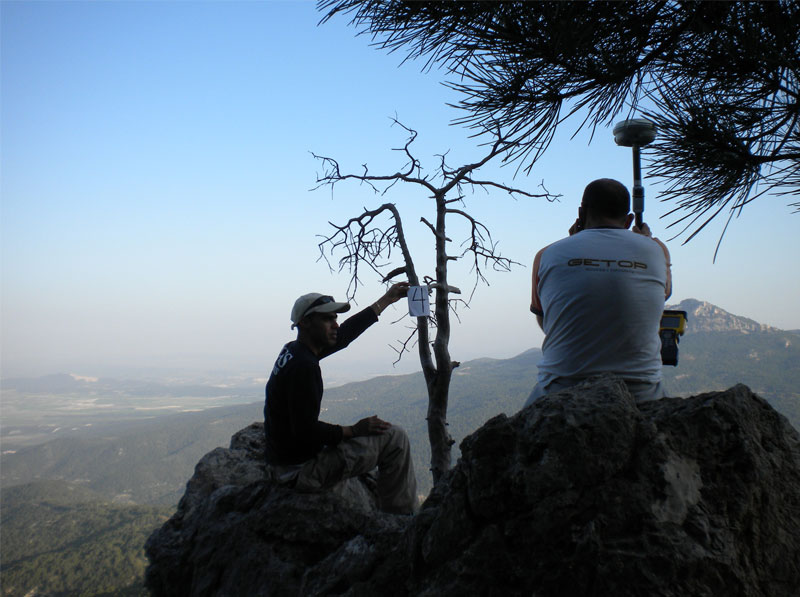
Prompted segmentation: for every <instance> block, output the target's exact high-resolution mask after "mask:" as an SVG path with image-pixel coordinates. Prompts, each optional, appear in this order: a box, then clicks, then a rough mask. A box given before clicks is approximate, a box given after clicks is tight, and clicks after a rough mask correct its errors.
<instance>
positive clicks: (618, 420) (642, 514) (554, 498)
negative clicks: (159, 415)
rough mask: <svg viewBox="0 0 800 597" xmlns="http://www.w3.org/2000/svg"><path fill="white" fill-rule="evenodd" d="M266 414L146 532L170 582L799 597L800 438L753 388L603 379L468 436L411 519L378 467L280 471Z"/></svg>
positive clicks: (283, 588) (211, 460) (172, 585)
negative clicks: (674, 388)
mask: <svg viewBox="0 0 800 597" xmlns="http://www.w3.org/2000/svg"><path fill="white" fill-rule="evenodd" d="M262 433H263V431H262V428H261V425H260V424H253V425H251V426H249V427H247V428H246V429H243V430H242V431H240V432H239V433H237V434H236V435H235V436H234V437H233V439H232V441H231V446H230V448H229V449H227V450H226V449H222V448H218V449H216V450H214V451H213V452H210V453H209V454H207V455H206V456H205V457H204V458H203V459H202V460H201V461H200V462H199V463H198V465H197V467H196V470H195V474H194V476H193V477H192V479H191V480H190V481H189V483H188V485H187V489H186V494H185V495H184V497H183V499H182V500H181V502H180V504H179V506H178V510H177V512H176V513H175V514H174V516H173V517H172V518H171V519H170V520H169V521H168V522H167V523H165V524H164V525H163V527H162V528H160V529H159V530H157V531H156V532H155V533H154V534H153V535H152V536H151V537H150V539H149V540H148V542H147V545H146V552H147V555H148V557H149V559H150V566H149V568H148V571H147V581H146V582H147V586H148V588H149V589H150V591H151V593H152V594H153V595H156V596H162V595H163V596H167V595H168V596H170V597H174V596H179V595H192V596H194V595H218V596H224V595H231V596H233V595H248V596H251V595H340V594H342V595H351V596H360V595H364V596H366V595H381V596H382V597H387V596H390V595H431V596H433V595H436V596H442V595H459V596H460V595H465V594H473V595H537V596H539V597H542V596H551V595H552V596H556V595H558V596H565V595H566V596H571V595H581V596H592V595H597V596H605V595H614V596H626V595H630V596H634V595H648V596H652V595H660V596H673V595H674V596H679V595H680V596H684V595H693V596H702V595H708V596H712V595H742V596H751V595H752V596H756V595H763V596H770V597H780V596H784V595H785V596H787V597H788V596H789V595H792V596H794V595H796V594H797V593H796V591H797V587H800V437H799V436H798V433H797V432H796V431H795V430H794V429H793V428H792V427H791V425H789V423H788V422H787V421H786V419H784V418H783V417H782V416H781V415H779V414H778V413H777V412H776V411H775V410H773V409H772V408H771V407H770V406H769V405H768V404H767V403H766V402H765V401H764V400H762V399H761V398H759V397H758V396H756V395H754V394H753V393H752V392H751V391H750V390H749V389H748V388H746V387H745V386H741V385H740V386H735V387H733V388H731V389H729V390H727V391H725V392H715V393H709V394H702V395H699V396H695V397H692V398H686V399H679V398H668V399H663V400H659V401H657V402H650V403H644V404H639V405H637V404H636V403H635V402H634V401H633V399H632V398H631V396H630V395H629V394H628V392H627V390H626V388H625V386H624V384H623V383H622V382H620V381H619V380H617V379H614V378H608V377H607V378H601V379H599V380H596V381H594V382H589V383H586V384H583V385H581V386H578V387H576V388H573V389H570V390H567V391H564V392H560V393H558V394H553V395H550V396H547V397H546V398H544V399H543V400H541V401H539V402H538V403H537V404H535V405H533V406H531V407H529V408H526V409H523V410H522V411H520V412H519V413H517V414H515V415H513V416H511V417H508V416H506V415H499V416H497V417H495V418H493V419H491V420H489V421H488V422H487V423H486V424H485V425H484V426H483V427H481V428H480V429H479V430H477V431H476V432H475V433H473V434H472V435H470V436H469V437H467V438H466V439H465V440H464V441H463V442H462V444H461V453H462V457H461V459H460V460H459V462H458V463H457V465H456V466H455V467H454V468H453V469H452V470H451V471H450V472H449V473H448V475H447V476H446V477H445V478H444V479H443V480H442V482H441V483H440V484H439V485H438V486H437V487H436V488H435V489H434V490H433V491H432V493H431V495H430V496H429V497H428V499H427V500H426V502H425V503H424V505H423V507H422V509H421V511H420V512H419V513H418V514H417V515H416V516H414V517H401V516H392V515H387V514H382V513H380V512H378V511H377V510H376V509H375V502H374V499H373V498H372V495H371V493H370V491H369V487H370V483H369V480H365V482H362V481H351V482H348V483H345V484H343V485H342V486H340V487H338V488H337V490H336V491H334V492H328V493H324V494H298V493H295V492H293V491H291V490H287V489H284V488H280V487H276V486H275V485H273V484H272V483H271V482H270V481H269V480H268V479H267V478H266V477H267V475H266V472H265V470H264V465H263V463H262V454H263V443H262Z"/></svg>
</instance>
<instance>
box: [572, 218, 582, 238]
mask: <svg viewBox="0 0 800 597" xmlns="http://www.w3.org/2000/svg"><path fill="white" fill-rule="evenodd" d="M581 230H583V224H581V221H580V219H576V220H575V223H574V224H573V225H572V226H570V227H569V235H570V236H572V235H573V234H575V233H577V232H580V231H581Z"/></svg>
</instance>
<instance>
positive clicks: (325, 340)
mask: <svg viewBox="0 0 800 597" xmlns="http://www.w3.org/2000/svg"><path fill="white" fill-rule="evenodd" d="M349 310H350V304H349V303H337V302H336V301H335V300H334V299H333V297H332V296H328V295H324V294H319V293H318V292H311V293H309V294H304V295H303V296H301V297H300V298H298V299H297V300H296V301H295V302H294V307H292V327H293V328H294V327H297V337H298V339H300V340H302V341H304V342H305V343H306V344H308V345H309V346H310V347H311V349H312V350H313V351H314V352H319V350H321V349H323V348H326V347H330V346H333V345H334V344H335V343H336V337H337V331H338V329H339V324H338V323H337V322H336V314H337V313H344V312H346V311H349Z"/></svg>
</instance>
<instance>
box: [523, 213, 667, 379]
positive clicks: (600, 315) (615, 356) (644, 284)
mask: <svg viewBox="0 0 800 597" xmlns="http://www.w3.org/2000/svg"><path fill="white" fill-rule="evenodd" d="M534 269H535V271H534V276H535V278H538V280H537V282H536V286H535V290H536V291H538V292H534V301H533V302H534V307H536V304H535V303H536V302H537V300H538V302H539V305H540V306H541V310H542V311H543V328H544V333H545V340H544V343H543V345H542V352H543V358H542V361H541V362H540V363H539V383H540V384H542V385H543V386H545V385H547V384H548V383H549V382H550V381H552V380H553V379H555V378H558V377H573V378H583V377H588V376H590V375H596V374H600V373H614V374H616V375H619V376H620V377H622V378H623V379H626V380H636V381H649V382H658V381H659V380H660V379H661V342H660V340H659V337H658V328H659V322H660V320H661V314H662V312H663V310H664V301H665V293H666V288H667V271H668V263H667V259H666V256H665V251H664V250H663V249H662V248H661V246H660V245H659V244H658V243H656V241H654V240H653V239H651V238H649V237H646V236H643V235H640V234H634V233H633V232H631V231H629V230H624V229H607V228H591V229H587V230H583V231H581V232H579V233H577V234H574V235H572V236H570V237H567V238H564V239H562V240H560V241H558V242H556V243H553V244H552V245H550V246H548V247H546V248H545V249H543V250H542V252H541V256H540V258H539V262H538V270H537V269H536V268H534ZM537 294H538V296H537Z"/></svg>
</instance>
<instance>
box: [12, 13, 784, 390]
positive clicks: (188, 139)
mask: <svg viewBox="0 0 800 597" xmlns="http://www.w3.org/2000/svg"><path fill="white" fill-rule="evenodd" d="M319 20H320V14H319V13H318V12H317V11H316V7H315V4H314V3H313V2H304V1H297V2H278V1H275V2H149V1H146V2H66V1H63V2H43V1H39V2H12V1H6V0H3V1H2V2H0V26H1V27H2V30H1V31H0V34H1V35H0V37H1V38H2V41H1V42H0V43H2V47H0V52H1V54H0V60H1V61H2V62H1V67H2V81H0V83H1V86H0V94H1V97H0V143H1V145H0V167H1V168H2V171H1V172H0V201H1V203H0V227H1V229H0V232H1V233H2V234H1V236H2V240H1V241H0V250H1V251H2V253H1V255H0V260H1V261H0V266H1V267H2V270H1V272H0V275H1V276H2V291H1V292H2V294H1V295H0V301H1V302H0V320H1V321H0V333H1V334H2V344H1V345H0V373H1V374H2V376H3V377H15V376H34V375H45V374H49V373H55V372H68V373H74V374H77V375H85V376H97V375H100V376H105V375H122V376H154V375H158V374H163V375H167V374H176V372H182V374H185V375H187V376H195V377H207V378H209V379H211V378H213V377H214V376H217V377H219V378H222V377H224V376H226V375H229V374H242V375H251V376H265V375H266V373H267V371H268V370H269V369H271V366H272V363H273V361H274V359H275V357H276V355H277V353H278V352H279V350H280V348H281V346H282V345H283V344H284V343H285V342H287V341H290V340H292V339H293V338H294V333H293V332H292V330H291V329H290V323H291V322H290V320H289V314H290V311H291V307H292V304H293V303H294V300H295V299H296V298H297V297H298V296H300V295H302V294H305V293H307V292H322V293H326V294H332V295H334V296H335V297H337V299H343V298H344V297H345V294H346V292H347V288H348V283H349V279H350V278H349V274H348V272H347V271H344V272H339V271H336V270H335V269H334V270H333V271H331V269H330V268H329V267H328V265H327V263H326V262H325V260H320V259H319V257H320V251H319V248H318V243H319V241H320V235H326V234H329V233H330V232H331V231H332V228H331V226H330V224H329V222H334V223H343V222H345V221H346V220H347V219H348V218H350V217H352V216H356V215H358V214H359V213H361V210H362V209H363V208H364V207H368V208H374V207H377V206H378V205H380V204H381V203H383V202H386V201H391V202H393V203H396V204H397V206H398V208H399V209H400V212H401V216H402V217H403V222H404V226H405V228H406V230H407V231H408V234H409V238H410V242H411V243H412V251H414V259H415V262H416V266H417V269H418V271H419V273H420V274H422V275H425V274H427V275H433V264H434V262H433V245H432V237H431V235H430V232H429V231H427V229H426V228H425V227H424V225H423V224H421V223H420V217H426V218H427V219H428V220H431V219H432V218H433V216H434V208H433V205H432V202H431V200H430V199H429V198H428V197H427V194H426V193H425V192H424V191H422V190H421V189H419V188H414V187H410V186H407V185H406V186H396V187H394V188H393V189H392V190H391V191H389V192H388V193H387V194H385V195H375V194H374V193H372V192H371V191H370V190H369V189H367V188H365V187H364V186H359V185H357V184H354V183H353V184H342V185H340V186H337V187H336V188H335V189H334V190H333V191H331V189H329V188H323V189H318V190H313V189H314V188H315V187H316V186H317V185H316V177H317V174H318V173H320V172H321V168H320V164H319V163H318V162H317V161H316V160H315V159H314V157H313V155H312V152H314V153H316V154H321V155H326V156H330V157H334V158H336V159H337V160H338V161H339V163H340V164H341V166H342V169H343V171H349V172H359V171H360V170H361V168H362V164H365V163H366V164H367V165H368V166H369V169H370V172H372V173H376V174H377V173H393V172H395V171H397V170H399V169H400V168H401V167H402V166H403V165H404V162H403V160H402V155H401V154H400V153H398V152H397V151H393V148H398V147H402V145H403V143H404V141H405V133H404V131H403V130H402V129H401V128H399V127H397V126H392V120H391V119H392V118H397V119H398V120H399V121H401V122H402V123H403V124H404V125H406V126H408V127H410V128H413V129H415V130H417V131H418V132H419V137H418V140H417V142H415V144H414V146H413V147H414V148H415V153H416V155H417V157H419V158H420V160H421V161H422V164H423V166H424V167H427V169H428V172H429V173H431V174H433V172H434V171H435V169H436V166H437V164H438V160H439V158H438V157H437V156H438V155H440V154H444V153H447V162H448V164H449V165H451V166H458V165H462V164H465V163H469V162H473V161H476V160H477V159H479V158H480V157H482V156H483V153H484V152H485V151H486V148H485V147H483V146H481V145H480V140H476V139H474V138H471V136H470V131H468V130H467V129H464V128H462V127H459V126H454V125H452V124H451V123H452V121H453V119H455V118H457V117H458V116H459V115H461V113H460V112H459V111H458V110H457V109H455V108H453V107H450V106H448V105H447V104H448V102H449V103H454V102H456V101H457V100H458V96H457V95H456V94H455V93H454V92H453V91H451V90H449V89H448V88H446V87H445V86H443V85H442V84H441V81H442V73H440V72H437V71H432V72H423V71H422V67H423V64H422V63H417V62H406V63H404V64H402V55H401V54H387V53H386V52H383V51H380V50H377V49H375V48H373V47H371V46H370V40H369V38H367V37H365V36H357V35H356V30H355V29H353V28H352V27H350V26H348V24H347V20H346V19H345V18H338V19H334V20H333V21H331V22H328V23H326V24H324V25H318V22H319ZM578 124H579V120H578V119H575V120H572V121H567V123H565V125H564V126H563V128H562V130H561V132H560V134H559V135H558V137H557V138H556V140H555V142H554V143H553V144H552V146H551V147H550V149H549V150H548V152H547V154H546V155H545V156H544V158H542V159H541V160H540V161H539V162H538V163H537V164H536V165H535V167H534V168H533V170H532V171H531V173H530V175H525V174H524V173H519V172H517V170H516V165H511V166H506V167H501V165H500V164H499V163H497V164H495V163H490V164H489V165H487V166H486V167H484V168H483V169H482V170H481V171H480V173H481V175H482V177H483V178H486V179H493V180H496V181H499V182H504V183H507V184H510V185H513V186H516V187H519V188H522V189H526V190H529V191H532V192H536V191H537V190H539V185H540V184H542V183H543V184H544V185H545V186H546V188H547V189H548V190H549V191H551V192H553V193H557V194H560V195H561V197H560V200H559V201H556V202H548V201H545V200H544V199H518V200H514V199H512V198H510V197H508V196H507V195H505V194H503V193H498V192H492V193H483V192H477V193H476V194H475V195H474V196H467V197H466V198H465V205H464V207H465V208H466V209H467V210H468V211H469V212H470V213H471V214H472V215H474V216H475V217H476V218H478V219H480V220H481V221H482V222H483V223H484V224H485V225H486V226H487V227H488V228H489V229H490V230H491V232H492V235H493V237H494V239H495V240H497V241H499V248H500V250H501V252H502V254H503V255H504V256H506V257H509V258H511V259H513V260H515V261H517V262H519V263H520V264H521V265H519V266H517V267H515V268H513V269H512V271H511V272H507V273H500V272H498V273H495V272H489V275H488V280H489V285H488V286H486V285H481V286H479V287H478V288H477V290H476V292H475V294H474V296H473V298H472V301H471V302H470V305H469V308H468V309H464V308H462V309H460V310H459V318H460V321H455V322H454V327H453V331H452V334H451V343H450V351H451V354H452V357H453V358H454V359H456V360H460V361H464V360H469V359H473V358H480V357H491V358H508V357H512V356H514V355H516V354H519V353H521V352H523V351H524V350H527V349H529V348H532V347H536V346H540V345H541V342H542V339H543V335H542V333H541V332H540V331H539V329H538V327H537V325H536V322H535V318H534V317H533V316H532V315H531V314H530V313H529V311H528V306H529V301H530V263H531V262H532V259H533V256H534V255H535V253H536V251H537V250H538V249H539V248H541V247H542V246H545V245H547V244H549V243H551V242H553V241H555V240H557V239H559V238H561V237H563V236H564V235H565V234H566V231H567V229H568V228H569V226H570V225H571V223H572V222H573V221H574V218H575V215H576V212H577V205H578V203H579V201H580V196H581V193H582V190H583V187H584V186H585V185H586V184H587V183H588V182H589V181H591V180H594V179H596V178H600V177H611V178H617V179H619V180H621V181H623V182H624V183H626V184H627V185H630V184H631V178H632V172H631V155H630V150H629V149H625V148H620V147H617V146H616V145H615V144H614V142H613V136H612V134H611V126H613V123H610V125H609V128H608V129H599V130H598V131H596V132H595V135H594V137H593V138H592V139H590V137H589V135H588V132H581V133H578V134H577V135H574V136H573V133H574V132H575V130H576V129H577V127H578ZM590 141H591V143H590ZM645 153H646V150H645ZM645 174H646V169H645ZM645 189H646V190H645V192H646V200H647V203H646V211H645V220H646V221H648V223H649V224H650V226H651V228H652V229H653V231H654V233H655V235H656V236H658V237H659V238H661V239H662V240H665V241H666V242H667V245H668V247H669V249H670V251H671V253H672V262H673V280H674V293H673V296H672V298H671V299H670V301H669V302H670V303H677V302H679V301H680V300H683V299H685V298H696V299H699V300H705V301H709V302H711V303H713V304H715V305H718V306H719V307H721V308H723V309H725V310H727V311H730V312H732V313H734V314H736V315H741V316H745V317H749V318H751V319H755V320H756V321H759V322H761V323H766V324H769V325H772V326H775V327H778V328H782V329H797V328H800V310H799V309H798V305H800V300H798V299H800V276H798V270H797V265H796V261H797V256H798V255H800V240H799V239H800V237H799V236H798V234H797V227H798V225H800V214H797V213H794V210H793V208H791V207H788V206H787V202H788V201H787V200H786V198H785V197H784V198H781V197H766V198H763V199H759V200H758V201H756V202H754V203H752V204H750V205H748V206H747V207H746V208H745V210H744V212H743V214H742V215H741V217H739V218H734V219H733V220H732V222H731V224H730V226H729V227H728V230H727V232H726V234H725V237H724V240H723V242H722V246H721V248H720V251H719V254H718V255H717V258H716V261H714V251H715V248H716V245H717V241H718V240H719V237H720V234H721V232H722V229H723V227H724V225H725V218H724V217H721V218H719V219H718V221H715V222H713V224H712V225H710V226H709V227H708V228H707V229H706V230H705V231H704V232H703V233H701V235H700V236H699V237H698V238H695V239H694V240H692V241H691V242H689V243H688V244H685V245H684V244H682V243H683V240H685V238H684V237H681V238H677V239H673V240H669V239H670V238H671V237H672V236H673V233H672V232H671V231H668V230H666V225H667V224H668V222H669V220H664V219H661V216H663V215H664V214H665V213H666V212H668V211H669V210H670V208H671V204H667V203H662V202H660V201H659V199H658V194H659V187H658V185H655V184H653V183H652V182H650V181H648V180H647V179H645ZM450 230H451V231H452V234H450V236H451V237H452V238H453V241H454V242H453V245H454V246H455V245H458V244H459V243H460V241H461V240H463V234H464V232H465V230H464V229H463V228H462V227H460V226H459V225H457V223H456V222H453V224H452V228H451V229H450ZM454 252H455V249H454ZM340 256H341V255H340V254H334V256H333V258H332V263H333V264H335V263H336V261H337V260H338V258H339V257H340ZM361 281H362V286H361V287H360V289H359V290H358V293H357V294H356V297H355V302H356V305H355V308H363V307H366V306H368V305H369V304H370V303H371V302H373V301H374V300H375V299H377V298H378V297H379V296H381V295H382V294H383V292H384V290H385V287H384V286H383V285H382V284H381V283H380V280H379V279H378V277H377V276H372V275H369V274H367V273H365V274H364V275H363V277H362V280H361ZM450 281H451V283H452V284H454V285H455V286H458V287H460V288H462V289H463V290H465V291H469V290H471V289H472V287H473V284H474V278H473V274H472V273H471V272H470V269H469V267H468V264H463V263H461V264H460V263H457V262H456V263H454V264H453V267H452V270H451V273H450ZM408 324H409V318H408V316H407V314H405V315H404V308H403V307H402V305H401V303H398V304H396V305H395V306H393V307H392V308H390V309H389V310H388V311H387V312H386V313H385V314H384V315H383V316H382V317H381V321H380V322H379V323H378V324H376V325H375V326H373V327H372V328H371V329H370V330H368V331H367V332H366V333H365V334H364V336H362V337H361V338H359V340H358V341H357V342H356V343H354V344H353V345H352V346H351V347H349V348H348V349H347V350H346V351H343V352H342V353H340V354H337V355H334V356H333V357H330V359H327V360H326V362H325V363H324V364H325V366H324V367H323V369H324V372H325V376H326V381H329V382H331V383H335V382H341V381H346V380H352V379H364V378H368V377H372V376H374V375H380V374H397V373H407V372H411V371H416V370H418V369H419V363H418V361H417V360H416V358H415V357H416V355H415V354H414V353H412V354H410V355H405V356H404V357H403V359H402V360H401V362H400V363H399V364H396V365H395V364H393V363H394V361H395V360H396V354H395V353H394V352H393V350H392V349H391V348H390V345H392V344H393V343H396V342H397V341H398V340H401V339H405V337H406V336H407V335H408V330H407V328H406V326H407V325H408ZM328 361H330V362H328Z"/></svg>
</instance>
